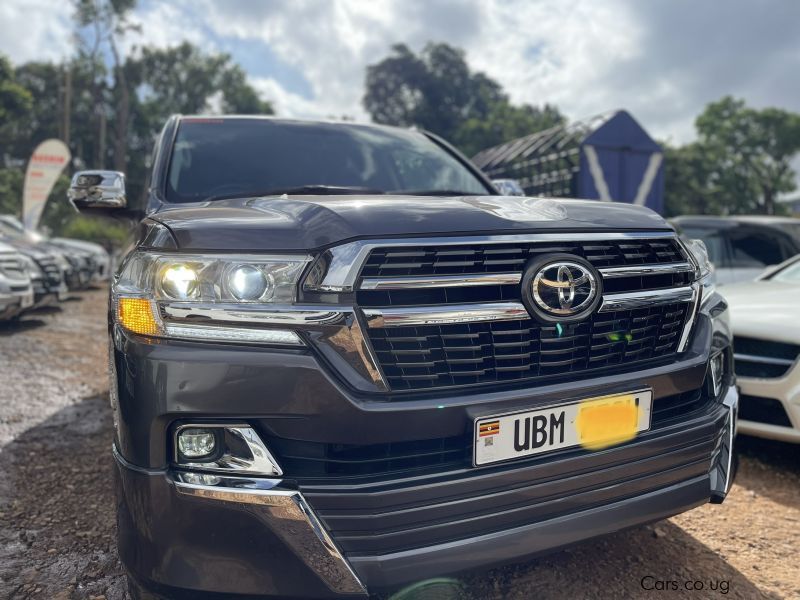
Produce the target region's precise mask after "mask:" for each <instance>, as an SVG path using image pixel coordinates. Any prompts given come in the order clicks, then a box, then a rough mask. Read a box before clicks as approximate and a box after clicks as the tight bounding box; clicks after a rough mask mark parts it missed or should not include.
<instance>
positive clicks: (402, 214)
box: [150, 195, 672, 251]
mask: <svg viewBox="0 0 800 600" xmlns="http://www.w3.org/2000/svg"><path fill="white" fill-rule="evenodd" d="M150 217H151V218H152V219H155V220H156V221H160V222H161V223H163V224H164V225H166V226H167V227H169V228H170V230H172V233H173V234H174V235H175V238H176V241H177V243H178V247H179V248H181V249H196V250H220V251H224V250H252V251H264V250H314V249H318V248H323V247H327V246H331V245H335V244H338V243H341V242H344V241H348V240H352V239H356V238H368V237H371V238H380V237H404V236H405V237H416V236H427V235H458V234H465V235H469V234H473V235H478V234H482V233H491V234H497V233H522V232H531V231H614V230H617V231H624V230H657V229H661V230H671V229H672V227H671V226H670V225H668V224H667V223H666V221H664V219H662V218H661V217H660V216H658V215H657V214H656V213H654V212H652V211H651V210H649V209H647V208H644V207H640V206H633V205H630V204H617V203H610V202H599V201H595V200H554V199H543V198H520V197H507V196H464V197H453V198H441V197H431V196H350V195H348V196H292V197H287V196H285V195H284V196H280V197H262V198H239V199H232V200H216V201H213V202H203V203H191V204H168V205H163V206H162V207H161V208H160V209H159V210H158V211H157V212H156V213H154V214H152V215H150Z"/></svg>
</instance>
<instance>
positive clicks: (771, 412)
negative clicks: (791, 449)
mask: <svg viewBox="0 0 800 600" xmlns="http://www.w3.org/2000/svg"><path fill="white" fill-rule="evenodd" d="M739 418H740V419H743V420H745V421H755V422H757V423H766V424H767V425H778V426H780V427H791V426H792V422H791V421H790V420H789V415H787V414H786V410H785V409H784V408H783V404H781V403H780V401H779V400H776V399H775V398H762V397H760V396H748V395H741V396H739Z"/></svg>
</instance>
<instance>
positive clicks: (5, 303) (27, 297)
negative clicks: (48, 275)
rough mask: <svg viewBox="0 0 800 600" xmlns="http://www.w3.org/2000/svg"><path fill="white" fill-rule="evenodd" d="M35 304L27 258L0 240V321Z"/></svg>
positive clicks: (14, 315)
mask: <svg viewBox="0 0 800 600" xmlns="http://www.w3.org/2000/svg"><path fill="white" fill-rule="evenodd" d="M31 306H33V287H32V285H31V278H30V275H29V273H28V270H27V268H26V263H25V258H24V257H23V256H22V255H21V254H20V253H19V252H17V251H16V250H15V249H14V248H12V247H11V246H8V245H6V244H3V243H2V242H0V321H3V320H6V319H10V318H12V317H16V316H17V315H18V314H20V313H21V312H22V311H24V310H26V309H28V308H30V307H31Z"/></svg>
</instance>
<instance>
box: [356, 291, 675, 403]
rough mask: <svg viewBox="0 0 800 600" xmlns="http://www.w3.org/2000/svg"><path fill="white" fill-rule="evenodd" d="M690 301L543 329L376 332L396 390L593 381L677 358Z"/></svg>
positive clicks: (503, 324) (508, 324) (468, 326)
mask: <svg viewBox="0 0 800 600" xmlns="http://www.w3.org/2000/svg"><path fill="white" fill-rule="evenodd" d="M687 310H688V307H687V305H686V304H681V303H678V304H666V305H661V306H653V307H649V308H641V309H635V310H626V311H617V312H607V313H596V314H594V315H593V316H592V318H591V319H590V320H588V321H584V322H581V323H576V324H565V325H552V326H546V325H541V324H539V323H538V322H537V321H534V320H532V319H524V320H515V321H497V322H488V323H458V324H447V325H430V326H419V327H391V328H388V327H387V328H383V329H382V328H370V329H369V330H368V331H369V336H370V339H371V341H372V344H373V348H374V350H375V354H376V356H377V358H378V362H379V364H380V366H381V368H382V369H383V373H384V375H385V377H386V379H387V381H388V383H389V385H390V387H391V388H392V389H393V390H395V391H398V390H419V389H426V388H439V387H447V386H463V385H475V384H482V383H503V382H514V381H528V380H549V379H557V378H559V377H564V376H568V377H570V378H571V379H574V378H575V376H576V375H578V376H590V375H591V374H593V373H594V372H595V371H596V370H597V369H602V370H604V371H606V372H607V371H609V370H610V369H613V368H614V367H620V366H624V367H625V368H636V367H638V366H639V365H640V363H643V362H646V361H652V360H654V359H665V358H670V357H671V356H673V355H674V354H675V353H676V352H677V349H678V344H679V342H680V337H681V329H682V327H683V325H684V323H685V321H686V318H687Z"/></svg>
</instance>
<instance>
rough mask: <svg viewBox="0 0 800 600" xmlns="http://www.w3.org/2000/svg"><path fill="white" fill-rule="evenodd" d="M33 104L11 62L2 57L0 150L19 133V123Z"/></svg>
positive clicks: (0, 72)
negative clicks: (17, 77)
mask: <svg viewBox="0 0 800 600" xmlns="http://www.w3.org/2000/svg"><path fill="white" fill-rule="evenodd" d="M32 104H33V97H32V96H31V93H30V92H29V91H28V90H27V89H25V87H24V86H23V85H21V84H20V83H19V82H18V81H16V77H15V74H14V69H13V67H12V66H11V62H9V60H8V59H7V58H6V57H5V56H2V55H0V148H5V147H6V144H7V141H8V140H9V139H11V138H13V137H14V134H15V133H18V131H19V125H18V124H19V122H20V121H22V120H23V119H24V118H25V117H26V116H27V115H28V113H29V112H30V110H31V106H32Z"/></svg>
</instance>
